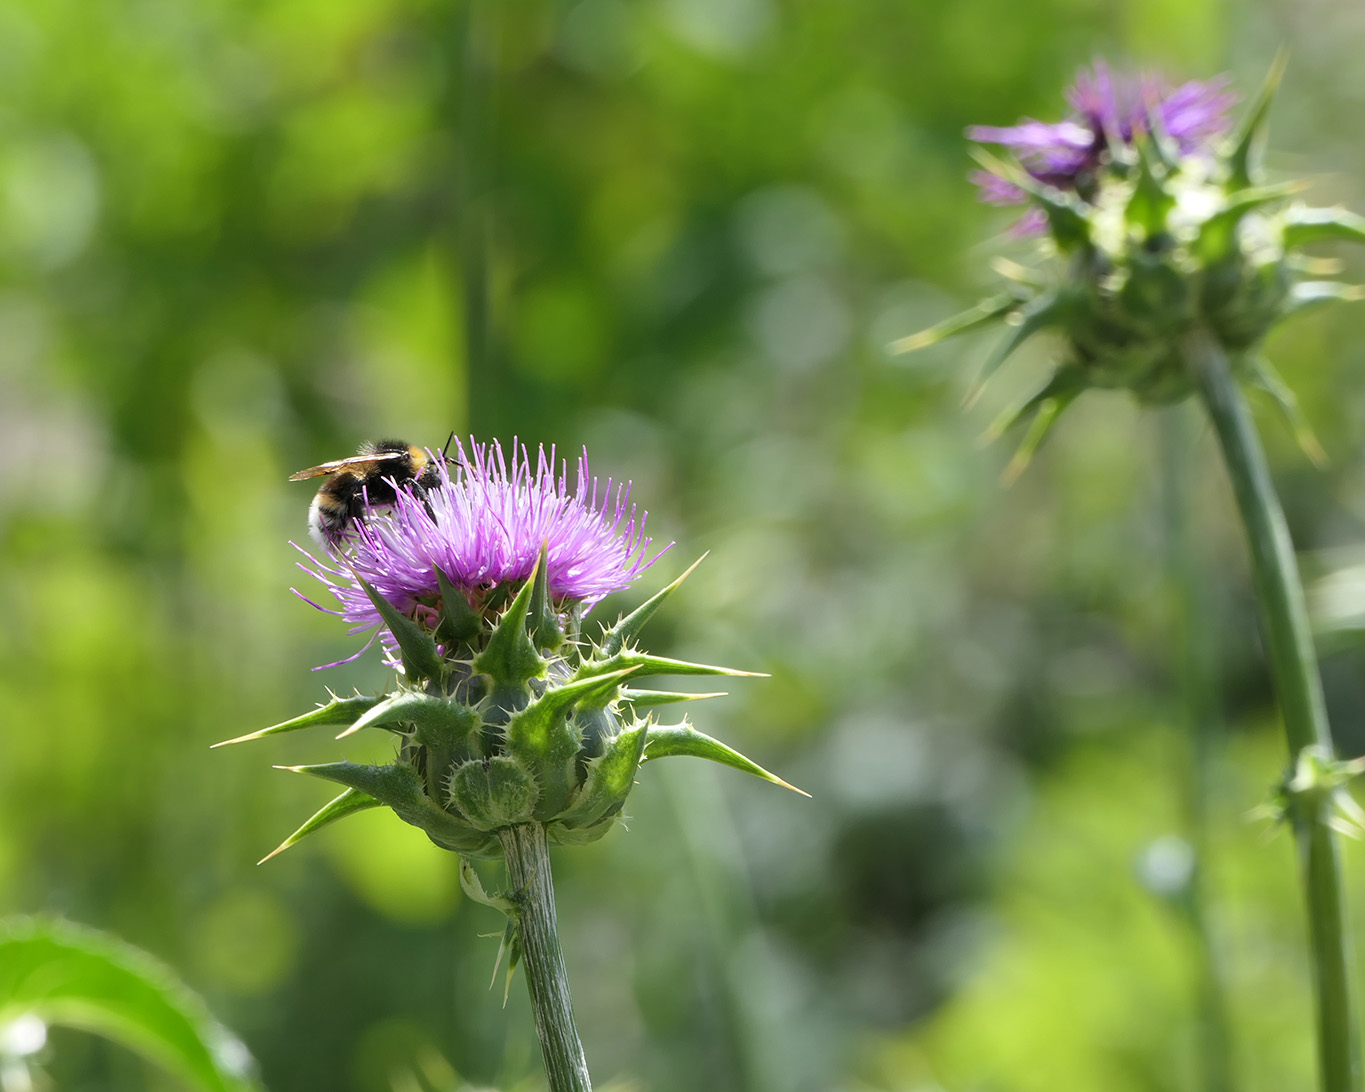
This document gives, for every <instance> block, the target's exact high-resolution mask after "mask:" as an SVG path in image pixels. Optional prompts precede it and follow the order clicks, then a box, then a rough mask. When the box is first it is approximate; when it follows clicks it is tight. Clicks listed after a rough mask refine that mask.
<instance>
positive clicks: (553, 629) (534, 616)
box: [528, 541, 564, 652]
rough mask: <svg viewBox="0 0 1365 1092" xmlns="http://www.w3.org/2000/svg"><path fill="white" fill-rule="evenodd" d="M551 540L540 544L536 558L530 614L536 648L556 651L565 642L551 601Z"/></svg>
mask: <svg viewBox="0 0 1365 1092" xmlns="http://www.w3.org/2000/svg"><path fill="white" fill-rule="evenodd" d="M549 546H550V544H549V542H548V541H546V542H542V543H541V545H540V557H539V558H538V559H537V560H536V578H535V585H534V587H532V589H531V605H530V607H529V608H528V613H529V615H530V633H531V642H532V644H534V645H535V646H536V648H543V649H546V650H547V651H550V652H554V651H556V650H557V649H558V648H559V646H560V645H562V644H563V643H564V631H563V630H562V629H560V628H559V615H558V614H556V613H555V608H554V604H553V603H551V602H550V556H549Z"/></svg>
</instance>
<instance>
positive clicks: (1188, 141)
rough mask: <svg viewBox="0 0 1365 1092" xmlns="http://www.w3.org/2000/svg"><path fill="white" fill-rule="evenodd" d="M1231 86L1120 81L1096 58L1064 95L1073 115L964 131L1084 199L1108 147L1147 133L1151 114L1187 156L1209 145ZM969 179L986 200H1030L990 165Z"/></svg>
mask: <svg viewBox="0 0 1365 1092" xmlns="http://www.w3.org/2000/svg"><path fill="white" fill-rule="evenodd" d="M1227 85H1228V77H1226V76H1219V77H1217V78H1215V79H1212V80H1203V81H1200V80H1191V81H1190V82H1189V83H1186V84H1183V85H1182V86H1180V87H1178V88H1176V89H1174V90H1169V89H1168V88H1167V86H1166V85H1165V84H1164V83H1163V82H1162V81H1160V80H1157V79H1155V78H1153V77H1150V76H1148V77H1142V78H1141V79H1137V80H1115V79H1114V78H1113V77H1112V76H1111V74H1110V72H1109V67H1108V65H1106V64H1105V63H1104V62H1103V61H1098V60H1097V61H1096V62H1095V64H1094V67H1093V68H1092V69H1091V70H1089V71H1087V70H1085V69H1081V70H1080V71H1079V72H1078V73H1077V74H1076V82H1075V83H1074V84H1073V85H1072V86H1071V87H1070V88H1068V89H1067V92H1066V100H1067V102H1068V103H1069V104H1070V106H1071V108H1072V110H1073V111H1075V113H1074V115H1073V116H1072V117H1071V118H1068V119H1067V120H1066V121H1060V122H1055V123H1048V122H1042V121H1034V120H1033V119H1031V118H1025V119H1024V120H1023V121H1022V122H1021V123H1020V124H1018V125H1014V126H1008V127H1004V128H997V127H995V126H989V125H973V126H971V127H969V128H968V129H967V136H968V138H969V139H971V140H976V141H980V142H981V143H983V144H1000V145H1003V146H1004V147H1006V148H1008V149H1009V150H1010V151H1011V152H1013V153H1014V155H1015V157H1016V158H1017V159H1018V160H1019V162H1020V164H1021V165H1022V166H1023V168H1024V169H1025V170H1026V171H1028V173H1029V174H1030V175H1032V176H1033V177H1034V178H1036V179H1037V180H1038V181H1039V182H1042V183H1044V184H1045V185H1049V186H1053V187H1055V188H1057V189H1059V190H1064V191H1067V192H1071V193H1079V194H1080V195H1081V196H1082V197H1087V196H1089V190H1090V187H1091V185H1092V182H1091V176H1092V174H1093V172H1094V171H1096V170H1097V169H1098V168H1099V167H1100V166H1102V165H1103V163H1104V162H1105V158H1106V156H1107V155H1108V153H1109V151H1110V149H1111V148H1115V147H1118V146H1121V145H1132V144H1133V143H1134V141H1135V140H1136V138H1137V137H1138V136H1139V135H1140V134H1143V133H1146V132H1147V130H1148V128H1149V125H1150V119H1151V118H1152V117H1153V116H1154V117H1156V118H1158V119H1159V120H1160V123H1161V127H1162V128H1163V129H1164V130H1165V133H1166V135H1167V136H1168V137H1170V139H1171V140H1173V141H1174V142H1175V144H1176V146H1177V147H1178V148H1179V150H1180V152H1181V154H1182V155H1192V154H1197V153H1199V152H1201V151H1204V150H1205V149H1207V148H1208V146H1209V144H1210V143H1211V142H1212V141H1213V140H1214V139H1215V138H1216V137H1218V136H1219V135H1221V134H1222V133H1223V132H1224V131H1225V130H1226V129H1227V127H1228V118H1227V112H1228V110H1230V109H1231V108H1232V106H1233V104H1234V103H1235V102H1236V101H1237V96H1236V95H1235V94H1233V93H1232V92H1231V91H1228V90H1227ZM971 180H972V181H973V182H974V183H976V185H977V186H978V187H979V188H980V191H981V194H980V196H981V199H982V200H983V201H985V202H987V203H988V204H992V205H1018V204H1023V203H1024V202H1026V201H1027V200H1028V194H1026V193H1025V192H1024V191H1023V190H1022V189H1020V188H1019V187H1018V186H1017V185H1015V184H1014V183H1012V182H1010V181H1008V180H1007V179H1004V178H1001V177H999V176H998V175H995V174H992V173H991V172H989V171H977V172H974V173H973V174H972V175H971ZM1034 222H1035V223H1039V222H1041V220H1040V218H1035V221H1034Z"/></svg>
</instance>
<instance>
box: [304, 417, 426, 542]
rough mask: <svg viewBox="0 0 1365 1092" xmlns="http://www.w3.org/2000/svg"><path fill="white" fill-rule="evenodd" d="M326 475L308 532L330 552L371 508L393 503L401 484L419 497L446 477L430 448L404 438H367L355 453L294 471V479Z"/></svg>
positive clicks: (312, 512) (312, 513)
mask: <svg viewBox="0 0 1365 1092" xmlns="http://www.w3.org/2000/svg"><path fill="white" fill-rule="evenodd" d="M441 458H442V459H444V458H445V453H444V452H442V454H441ZM323 474H328V475H330V477H328V479H327V480H326V481H325V482H323V483H322V488H321V489H319V490H318V492H317V496H315V497H314V498H313V503H312V504H311V505H310V506H309V508H308V533H309V534H311V535H312V536H313V538H314V540H315V541H316V542H317V544H318V545H319V546H321V547H322V548H323V549H324V550H327V551H328V552H329V553H330V552H332V551H334V550H335V549H336V547H337V545H338V544H339V543H340V541H341V539H342V537H343V536H344V535H345V534H346V530H347V528H349V527H350V526H351V523H352V521H354V520H358V519H360V518H361V517H362V516H363V515H364V514H365V512H366V511H367V509H370V508H382V507H384V506H386V505H391V504H393V503H394V502H395V501H396V500H397V499H398V490H400V489H410V490H413V491H415V492H416V493H417V494H418V495H419V496H420V495H422V494H423V493H425V492H426V491H427V490H428V489H432V488H434V487H435V486H436V485H437V483H439V482H440V480H441V475H440V471H439V469H438V463H437V462H435V461H433V460H432V458H431V457H430V456H429V455H428V454H427V453H426V450H425V449H424V448H420V447H417V446H416V445H415V444H409V443H407V442H406V441H404V440H370V441H366V442H365V443H363V444H361V445H360V449H359V451H357V452H356V454H354V455H352V456H351V457H350V458H348V459H336V460H334V461H333V462H330V463H322V464H321V465H320V466H310V467H309V468H308V469H307V470H300V471H299V472H298V473H297V474H290V475H289V480H290V481H291V482H301V481H306V480H307V479H309V478H318V477H321V476H322V475H323Z"/></svg>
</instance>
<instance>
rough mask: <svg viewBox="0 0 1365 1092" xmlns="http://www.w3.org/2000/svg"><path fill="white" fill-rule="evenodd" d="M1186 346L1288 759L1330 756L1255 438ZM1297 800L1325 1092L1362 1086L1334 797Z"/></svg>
mask: <svg viewBox="0 0 1365 1092" xmlns="http://www.w3.org/2000/svg"><path fill="white" fill-rule="evenodd" d="M1182 349H1183V352H1184V355H1185V360H1186V363H1187V364H1188V366H1189V368H1190V371H1191V373H1192V374H1193V376H1194V378H1195V381H1196V383H1197V384H1198V386H1199V391H1200V394H1201V395H1202V396H1203V401H1204V406H1205V408H1206V409H1207V410H1208V413H1209V418H1210V419H1211V420H1212V422H1213V427H1214V430H1215V432H1216V433H1217V434H1218V443H1219V445H1220V446H1221V448H1222V450H1223V459H1224V462H1225V463H1226V465H1227V469H1228V476H1229V477H1230V478H1231V479H1232V489H1233V493H1234V494H1235V495H1236V498H1237V507H1238V509H1239V510H1240V512H1241V516H1242V523H1243V525H1244V526H1245V528H1246V534H1247V541H1248V545H1249V546H1250V549H1251V568H1252V577H1253V582H1254V584H1255V588H1256V598H1257V601H1258V602H1259V604H1260V611H1261V625H1262V629H1263V631H1264V635H1265V644H1266V651H1267V654H1268V657H1269V660H1270V670H1271V675H1272V677H1273V678H1274V681H1275V690H1276V693H1277V694H1278V696H1279V700H1280V709H1281V713H1282V715H1283V718H1284V728H1285V735H1286V736H1287V737H1288V742H1289V751H1290V762H1291V765H1292V764H1294V763H1296V762H1297V760H1298V758H1299V756H1300V754H1302V753H1303V752H1304V751H1305V750H1306V749H1309V748H1313V749H1315V750H1316V751H1317V752H1318V753H1319V754H1321V755H1322V756H1323V757H1324V758H1326V759H1330V758H1331V755H1332V739H1331V735H1330V732H1329V729H1328V725H1327V709H1326V703H1325V702H1324V700H1323V694H1322V680H1321V677H1320V676H1319V674H1318V667H1317V658H1316V654H1315V652H1314V649H1313V640H1312V635H1311V633H1310V631H1309V628H1308V612H1307V609H1306V607H1305V605H1304V596H1303V586H1302V584H1301V583H1300V581H1299V572H1298V566H1297V563H1296V561H1295V559H1294V548H1293V544H1292V543H1291V542H1290V538H1289V529H1288V526H1287V525H1286V523H1285V519H1284V512H1283V510H1282V509H1281V508H1280V502H1279V498H1278V497H1277V496H1276V494H1275V488H1274V485H1273V484H1272V482H1271V479H1270V470H1269V467H1268V466H1267V464H1266V458H1265V452H1264V450H1263V449H1262V448H1261V442H1260V437H1259V436H1258V435H1257V434H1256V429H1255V426H1254V425H1253V423H1252V420H1251V415H1250V413H1249V412H1248V410H1247V406H1246V403H1245V402H1244V401H1243V399H1242V396H1241V392H1240V390H1239V389H1238V387H1237V384H1236V381H1235V380H1234V379H1233V376H1232V371H1231V367H1230V364H1229V361H1228V356H1227V353H1226V351H1225V350H1224V349H1223V347H1222V345H1220V344H1219V343H1218V341H1217V340H1216V339H1215V338H1214V337H1213V336H1212V335H1210V334H1209V333H1208V332H1207V331H1205V330H1195V331H1192V332H1191V333H1190V334H1189V335H1187V336H1186V338H1185V339H1184V341H1183V343H1182ZM1293 803H1294V806H1293V807H1292V808H1291V809H1290V815H1291V821H1292V823H1293V827H1294V835H1295V839H1296V841H1297V843H1298V847H1299V857H1300V862H1301V865H1302V868H1303V879H1304V887H1305V894H1306V898H1307V904H1308V931H1309V943H1310V945H1311V948H1312V958H1313V984H1314V988H1315V991H1316V1007H1317V1040H1318V1059H1319V1069H1320V1075H1321V1087H1322V1090H1323V1092H1360V1044H1359V1032H1358V1029H1357V1026H1356V1015H1355V1007H1354V1005H1353V1002H1352V997H1351V982H1350V968H1351V950H1350V947H1351V946H1350V937H1349V935H1348V933H1347V927H1346V907H1345V898H1344V893H1343V891H1342V885H1341V859H1340V852H1339V849H1338V846H1337V839H1336V835H1335V833H1334V832H1333V831H1332V829H1331V827H1329V826H1328V825H1327V819H1328V818H1329V815H1328V812H1327V809H1328V808H1329V807H1330V806H1331V801H1330V798H1329V796H1328V795H1327V794H1311V795H1309V794H1302V795H1300V796H1298V797H1296V798H1295V799H1294V801H1293Z"/></svg>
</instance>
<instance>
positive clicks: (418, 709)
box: [337, 690, 480, 744]
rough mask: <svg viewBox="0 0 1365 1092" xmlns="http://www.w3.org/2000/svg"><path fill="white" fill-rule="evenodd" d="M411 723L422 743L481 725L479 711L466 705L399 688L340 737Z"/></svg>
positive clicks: (453, 736)
mask: <svg viewBox="0 0 1365 1092" xmlns="http://www.w3.org/2000/svg"><path fill="white" fill-rule="evenodd" d="M396 724H411V725H412V726H413V727H414V728H415V729H416V733H417V741H418V742H419V743H422V744H430V743H433V742H442V743H449V742H452V741H457V740H463V739H464V738H465V737H466V736H468V735H469V733H470V732H472V731H474V730H475V729H476V728H478V727H479V724H480V720H479V714H478V713H476V712H475V711H474V710H473V709H471V708H469V706H467V705H461V704H460V703H459V702H455V701H449V700H447V699H446V698H441V697H437V696H436V695H434V694H428V693H426V692H425V691H423V690H400V691H399V692H398V693H396V694H394V695H392V696H391V697H388V698H386V699H385V700H383V701H381V702H380V703H379V704H378V705H376V706H375V707H374V708H373V709H371V710H370V711H369V712H367V713H366V714H365V715H364V716H362V717H358V718H357V719H356V722H355V723H354V724H352V725H351V726H350V727H349V728H347V729H346V731H344V732H342V733H341V735H339V736H337V739H343V738H345V737H346V736H349V735H352V734H353V733H355V732H359V731H361V730H362V729H364V728H389V727H391V726H392V725H396Z"/></svg>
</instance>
